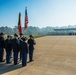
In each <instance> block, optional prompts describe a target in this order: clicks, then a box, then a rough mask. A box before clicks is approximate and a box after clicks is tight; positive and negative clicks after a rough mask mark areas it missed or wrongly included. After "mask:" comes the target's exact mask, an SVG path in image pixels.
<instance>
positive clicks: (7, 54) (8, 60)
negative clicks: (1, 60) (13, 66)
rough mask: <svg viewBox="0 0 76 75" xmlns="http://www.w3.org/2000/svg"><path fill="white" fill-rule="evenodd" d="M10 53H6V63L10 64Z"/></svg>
mask: <svg viewBox="0 0 76 75" xmlns="http://www.w3.org/2000/svg"><path fill="white" fill-rule="evenodd" d="M11 53H12V52H6V63H10V59H11Z"/></svg>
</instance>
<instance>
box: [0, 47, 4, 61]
mask: <svg viewBox="0 0 76 75" xmlns="http://www.w3.org/2000/svg"><path fill="white" fill-rule="evenodd" d="M3 55H4V50H3V48H0V62H2V61H3Z"/></svg>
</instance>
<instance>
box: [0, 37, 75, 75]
mask: <svg viewBox="0 0 76 75" xmlns="http://www.w3.org/2000/svg"><path fill="white" fill-rule="evenodd" d="M36 42H37V44H36V46H35V51H34V61H33V62H31V63H28V65H27V66H26V67H22V66H21V63H20V64H18V65H15V66H14V65H13V63H12V64H6V63H5V62H4V63H0V75H76V36H46V37H40V38H37V39H36Z"/></svg>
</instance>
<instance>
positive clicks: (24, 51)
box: [20, 37, 28, 66]
mask: <svg viewBox="0 0 76 75" xmlns="http://www.w3.org/2000/svg"><path fill="white" fill-rule="evenodd" d="M26 39H27V38H26V37H25V38H22V40H23V41H22V42H21V45H20V47H21V50H20V52H21V54H22V55H21V56H22V66H26V65H27V53H28V45H27V43H26Z"/></svg>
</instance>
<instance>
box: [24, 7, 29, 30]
mask: <svg viewBox="0 0 76 75" xmlns="http://www.w3.org/2000/svg"><path fill="white" fill-rule="evenodd" d="M27 27H28V15H27V7H26V9H25V25H24V29H27Z"/></svg>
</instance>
